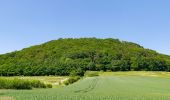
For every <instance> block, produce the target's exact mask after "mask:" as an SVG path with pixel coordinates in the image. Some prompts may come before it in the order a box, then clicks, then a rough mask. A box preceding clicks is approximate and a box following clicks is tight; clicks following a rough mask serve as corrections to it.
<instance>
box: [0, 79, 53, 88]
mask: <svg viewBox="0 0 170 100" xmlns="http://www.w3.org/2000/svg"><path fill="white" fill-rule="evenodd" d="M32 88H52V85H51V84H47V85H46V84H44V83H43V82H40V81H39V80H25V79H18V78H14V79H6V78H0V89H32Z"/></svg>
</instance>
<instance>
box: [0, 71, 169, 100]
mask: <svg viewBox="0 0 170 100" xmlns="http://www.w3.org/2000/svg"><path fill="white" fill-rule="evenodd" d="M46 78H47V77H46ZM47 79H48V78H47ZM0 100H170V73H168V72H104V73H102V72H100V76H96V77H86V78H83V79H81V80H80V81H78V82H76V83H74V84H72V85H69V86H65V87H63V86H61V87H57V88H52V89H33V90H0Z"/></svg>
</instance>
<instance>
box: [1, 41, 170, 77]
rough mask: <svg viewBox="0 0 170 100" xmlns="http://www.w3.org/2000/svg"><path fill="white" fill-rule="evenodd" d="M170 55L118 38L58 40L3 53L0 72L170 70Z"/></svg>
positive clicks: (55, 72)
mask: <svg viewBox="0 0 170 100" xmlns="http://www.w3.org/2000/svg"><path fill="white" fill-rule="evenodd" d="M169 62H170V56H167V55H162V54H159V53H157V52H156V51H153V50H149V49H145V48H143V47H142V46H140V45H138V44H135V43H131V42H126V41H119V40H118V39H96V38H80V39H58V40H53V41H50V42H47V43H44V44H42V45H37V46H32V47H29V48H25V49H23V50H21V51H16V52H12V53H8V54H4V55H0V75H4V76H12V75H69V74H72V75H83V74H84V72H85V71H86V70H103V71H106V70H109V71H129V70H148V71H169V65H170V64H169Z"/></svg>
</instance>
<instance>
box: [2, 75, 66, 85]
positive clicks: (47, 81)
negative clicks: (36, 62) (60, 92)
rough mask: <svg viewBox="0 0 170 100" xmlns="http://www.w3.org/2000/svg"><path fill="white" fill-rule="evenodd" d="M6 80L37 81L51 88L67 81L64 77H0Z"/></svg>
mask: <svg viewBox="0 0 170 100" xmlns="http://www.w3.org/2000/svg"><path fill="white" fill-rule="evenodd" d="M0 78H6V79H15V78H17V79H25V80H39V81H41V82H44V83H45V84H52V85H53V86H56V85H60V84H62V83H63V81H65V80H67V79H68V77H66V76H62V77H61V76H13V77H0Z"/></svg>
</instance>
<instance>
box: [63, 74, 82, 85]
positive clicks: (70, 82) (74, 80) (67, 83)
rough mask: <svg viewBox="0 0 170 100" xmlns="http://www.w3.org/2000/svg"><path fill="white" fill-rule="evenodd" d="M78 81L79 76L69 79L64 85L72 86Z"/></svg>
mask: <svg viewBox="0 0 170 100" xmlns="http://www.w3.org/2000/svg"><path fill="white" fill-rule="evenodd" d="M79 79H80V77H79V76H74V77H70V78H69V79H68V80H66V81H65V82H64V84H65V85H69V84H73V83H74V82H77V81H78V80H79Z"/></svg>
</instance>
